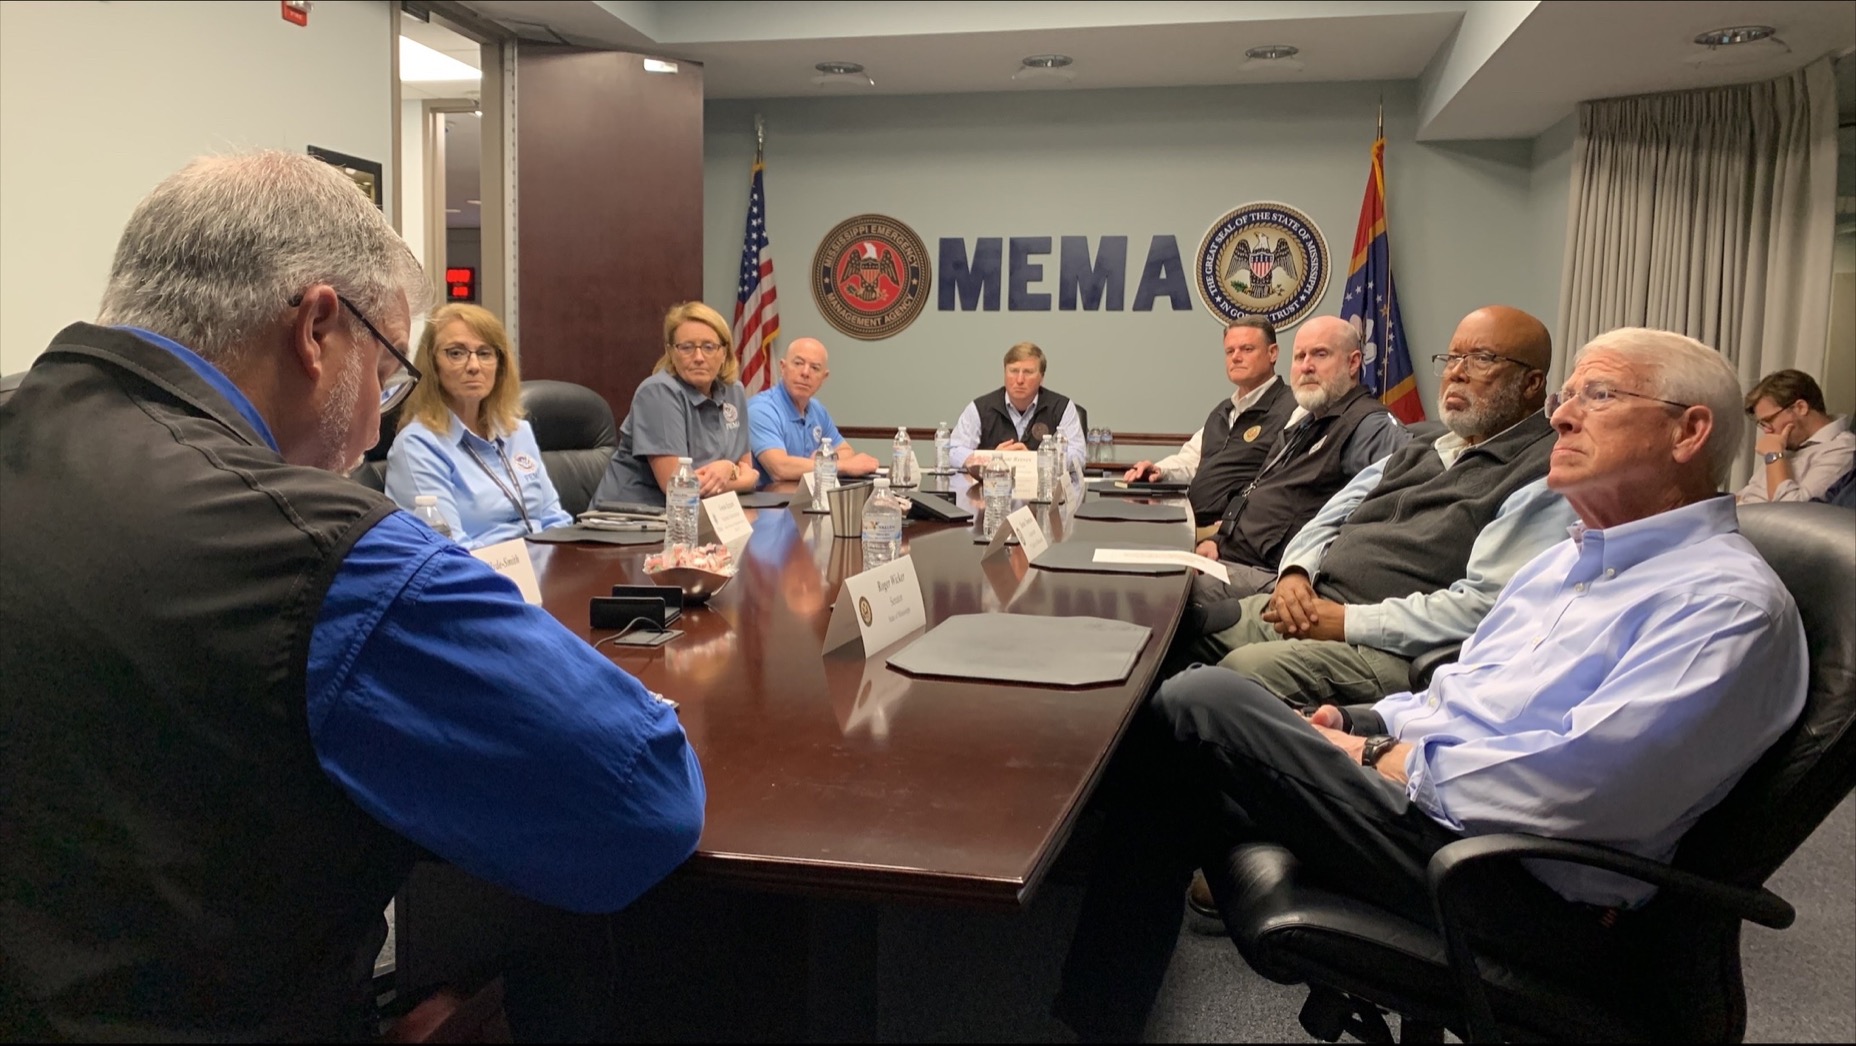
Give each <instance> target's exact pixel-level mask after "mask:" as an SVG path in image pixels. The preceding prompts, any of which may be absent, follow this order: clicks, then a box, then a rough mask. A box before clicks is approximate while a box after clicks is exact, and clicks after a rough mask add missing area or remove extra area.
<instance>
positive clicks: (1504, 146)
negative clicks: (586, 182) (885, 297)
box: [667, 82, 1570, 432]
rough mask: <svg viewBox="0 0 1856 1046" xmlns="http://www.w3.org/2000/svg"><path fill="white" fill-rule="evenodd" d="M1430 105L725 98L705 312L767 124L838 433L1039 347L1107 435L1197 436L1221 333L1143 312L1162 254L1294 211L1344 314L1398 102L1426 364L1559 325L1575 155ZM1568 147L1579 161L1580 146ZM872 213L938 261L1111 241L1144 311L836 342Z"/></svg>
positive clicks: (1217, 390) (730, 264) (784, 311)
mask: <svg viewBox="0 0 1856 1046" xmlns="http://www.w3.org/2000/svg"><path fill="white" fill-rule="evenodd" d="M1416 92H1417V86H1416V84H1415V83H1412V82H1405V83H1383V84H1381V83H1359V84H1309V85H1294V86H1244V87H1214V88H1182V89H1173V88H1166V89H1146V90H1101V91H1078V90H1065V91H1046V92H1038V93H1035V94H1032V93H1026V94H965V95H946V96H916V97H881V98H845V97H832V98H818V99H810V98H807V99H771V100H762V101H758V102H752V101H746V102H744V101H718V102H711V103H709V105H708V106H707V107H706V110H705V120H706V126H705V142H704V145H705V159H704V168H705V171H704V173H705V207H704V225H705V228H704V234H705V240H704V288H705V295H706V297H707V299H708V300H709V301H710V302H711V303H712V304H714V305H715V306H717V307H718V308H719V309H720V310H721V311H722V312H723V314H724V315H732V313H733V303H734V298H735V280H736V272H737V265H738V264H739V259H740V251H741V234H742V225H743V222H744V220H745V215H746V210H747V184H748V174H749V169H750V167H751V166H752V162H753V150H754V135H753V118H754V114H755V113H760V114H762V115H764V116H765V118H766V125H767V147H766V162H767V176H766V179H767V180H766V185H767V197H768V214H769V222H768V227H769V229H770V232H771V236H772V245H773V252H774V259H775V271H776V279H777V282H778V285H779V290H780V299H779V301H780V315H781V346H782V347H784V344H785V342H786V341H787V340H789V339H791V338H794V337H798V336H801V335H816V336H819V337H822V338H823V339H825V341H826V343H827V344H828V345H829V346H830V347H831V349H832V377H831V383H830V385H829V386H828V387H827V388H826V390H825V393H824V398H825V400H826V401H827V402H828V403H829V404H830V405H831V407H832V411H833V413H834V414H835V415H836V416H837V418H838V420H839V421H840V423H843V424H853V425H878V424H881V425H897V424H908V425H916V426H932V425H933V424H934V423H935V422H936V421H939V420H950V421H951V420H952V419H953V417H954V415H955V414H956V413H957V412H958V411H959V410H960V408H961V406H962V405H964V404H965V402H966V401H967V400H969V399H971V398H972V397H973V396H975V395H977V394H978V393H981V392H985V391H987V390H990V389H992V388H994V387H996V386H997V385H998V384H999V381H1000V375H1001V369H1002V368H1001V364H1000V357H1001V356H1002V355H1003V354H1004V352H1005V349H1006V348H1007V347H1008V346H1009V345H1011V344H1012V343H1013V342H1016V341H1020V340H1027V339H1028V340H1031V341H1035V342H1037V343H1038V344H1040V345H1041V346H1043V347H1044V349H1045V350H1046V352H1047V353H1049V354H1050V357H1051V371H1050V377H1049V379H1048V380H1049V383H1050V385H1051V386H1052V387H1053V388H1056V389H1058V390H1060V391H1062V392H1064V393H1066V394H1068V395H1070V396H1072V397H1074V398H1076V399H1078V400H1080V401H1081V402H1082V403H1083V404H1084V405H1085V406H1086V407H1088V408H1089V410H1090V418H1091V421H1092V422H1095V423H1098V424H1105V425H1108V426H1110V427H1112V428H1114V429H1116V430H1119V431H1150V432H1152V431H1158V432H1179V431H1190V430H1191V429H1192V428H1194V427H1195V426H1196V425H1197V424H1198V422H1199V421H1200V420H1202V419H1203V418H1204V415H1205V411H1206V409H1207V408H1208V407H1209V406H1210V405H1211V403H1212V402H1213V401H1214V400H1215V399H1216V398H1217V397H1219V396H1220V395H1222V394H1224V393H1226V392H1228V390H1229V386H1228V385H1227V384H1226V383H1225V379H1224V374H1223V367H1222V363H1221V360H1220V358H1219V344H1218V342H1219V337H1220V327H1221V325H1220V323H1219V321H1218V320H1217V319H1215V318H1214V317H1213V316H1212V315H1211V313H1209V312H1207V311H1206V310H1205V309H1204V307H1203V306H1201V305H1199V304H1198V301H1197V298H1196V296H1195V297H1194V299H1193V304H1192V308H1191V310H1190V311H1185V312H1175V311H1173V310H1172V309H1171V308H1170V307H1169V306H1168V304H1167V302H1166V300H1165V299H1164V298H1163V299H1161V300H1160V302H1158V303H1157V304H1156V305H1155V307H1154V309H1153V311H1151V312H1135V311H1132V308H1131V306H1132V304H1133V296H1134V291H1135V285H1136V283H1137V282H1138V278H1139V273H1140V267H1141V263H1142V261H1143V260H1144V259H1145V257H1146V251H1147V244H1148V242H1149V239H1150V238H1151V237H1152V236H1154V235H1155V234H1160V233H1170V234H1172V235H1173V236H1175V237H1176V238H1177V239H1178V242H1179V247H1180V251H1181V253H1182V255H1184V256H1185V261H1186V263H1187V264H1188V265H1190V264H1191V261H1192V255H1193V254H1194V253H1195V252H1196V251H1197V248H1198V245H1199V241H1200V239H1201V238H1202V237H1203V236H1204V234H1205V232H1206V230H1207V228H1208V227H1209V226H1210V225H1211V223H1212V222H1214V221H1216V220H1217V219H1218V218H1219V217H1220V216H1222V215H1223V214H1224V213H1225V212H1226V211H1228V210H1230V209H1232V208H1234V207H1236V206H1238V205H1240V204H1243V203H1247V202H1251V201H1256V200H1276V201H1280V202H1283V203H1286V204H1289V205H1291V206H1293V207H1297V208H1299V209H1301V210H1302V211H1303V212H1305V213H1307V214H1308V215H1309V216H1310V217H1311V218H1312V219H1313V220H1314V221H1315V223H1316V224H1317V225H1318V226H1319V227H1320V228H1321V231H1322V233H1323V234H1324V235H1325V237H1326V238H1327V241H1328V247H1329V250H1330V252H1331V253H1332V261H1333V265H1334V275H1333V278H1332V279H1331V280H1330V281H1329V283H1328V287H1327V293H1326V297H1325V299H1324V304H1323V307H1322V309H1321V310H1320V311H1321V312H1323V313H1329V314H1331V313H1334V312H1335V311H1337V309H1338V305H1339V302H1340V298H1341V295H1342V293H1343V288H1344V286H1345V273H1346V268H1347V260H1348V256H1349V254H1350V251H1351V248H1352V245H1353V234H1354V226H1355V223H1356V222H1357V220H1358V216H1359V210H1360V199H1361V195H1362V192H1363V190H1364V188H1365V185H1366V177H1367V172H1368V166H1369V159H1370V148H1371V144H1372V136H1373V113H1374V107H1375V104H1376V103H1377V102H1378V100H1379V98H1380V97H1381V95H1383V96H1384V99H1385V108H1386V113H1385V119H1386V137H1387V140H1388V147H1387V153H1388V156H1387V166H1388V169H1389V170H1388V195H1389V197H1390V202H1389V212H1390V213H1389V217H1390V227H1391V234H1392V246H1393V261H1394V270H1395V273H1396V275H1397V279H1398V286H1399V298H1400V304H1401V305H1402V306H1403V310H1404V318H1405V325H1406V335H1407V337H1408V339H1409V340H1410V342H1411V344H1412V346H1413V355H1414V356H1416V357H1424V356H1428V355H1429V354H1430V353H1433V352H1440V351H1443V350H1444V349H1445V348H1446V347H1447V345H1448V342H1449V338H1450V333H1451V331H1452V330H1453V329H1454V327H1455V325H1456V322H1457V320H1459V319H1460V318H1461V317H1462V315H1463V313H1464V312H1466V311H1468V310H1469V309H1471V308H1473V307H1475V306H1477V305H1480V304H1485V303H1489V302H1504V303H1512V304H1516V305H1520V306H1522V307H1525V308H1528V309H1530V311H1533V312H1535V313H1536V314H1537V315H1539V316H1540V317H1541V318H1542V319H1543V320H1545V321H1547V323H1548V325H1549V326H1552V325H1553V324H1554V322H1555V319H1556V315H1557V311H1558V297H1559V291H1558V287H1559V258H1560V252H1561V250H1562V248H1563V243H1564V221H1565V207H1566V202H1565V197H1566V173H1567V167H1566V163H1567V162H1568V161H1567V157H1566V153H1567V151H1568V150H1567V149H1566V148H1565V147H1564V146H1562V145H1556V144H1555V142H1553V141H1547V139H1549V138H1552V136H1553V132H1549V134H1548V135H1547V136H1543V142H1544V143H1545V147H1543V148H1536V147H1535V143H1532V142H1529V141H1513V142H1489V143H1440V144H1419V143H1416V142H1414V141H1413V137H1412V135H1413V129H1414V127H1415V119H1414V115H1413V114H1414V110H1415V104H1416ZM1556 130H1560V129H1556ZM1563 136H1564V137H1565V143H1564V144H1565V145H1569V144H1570V131H1569V130H1565V131H1564V132H1563ZM1537 160H1538V162H1539V164H1540V166H1538V167H1537V166H1536V163H1537ZM866 211H868V212H875V213H879V214H887V215H890V216H892V217H895V218H899V219H901V220H902V221H904V222H907V223H908V224H909V225H910V226H912V227H913V228H914V229H915V231H916V233H917V234H918V235H920V236H921V237H922V239H923V240H924V241H926V243H927V244H928V247H929V251H930V254H931V256H933V255H935V254H936V252H937V247H938V242H939V240H940V239H941V238H942V237H954V236H958V237H963V238H965V239H966V241H967V244H968V248H969V250H971V249H972V246H973V241H974V239H975V238H977V237H980V236H1001V237H1012V236H1049V237H1052V239H1053V243H1055V242H1056V239H1057V238H1058V237H1061V236H1064V235H1072V236H1075V235H1084V236H1088V237H1089V238H1090V247H1091V249H1092V250H1094V249H1095V248H1096V247H1097V245H1098V237H1101V236H1104V235H1123V236H1127V237H1128V238H1129V244H1128V254H1129V258H1128V269H1129V274H1128V286H1127V298H1128V305H1129V307H1130V308H1129V309H1128V311H1121V312H1108V311H1095V312H1089V311H1073V312H1062V311H1056V310H1054V309H1053V310H1052V311H1049V312H1010V311H1003V310H1002V311H999V312H941V311H939V310H938V309H937V307H936V306H937V302H936V301H935V300H933V298H932V297H931V300H930V301H929V302H928V305H927V307H926V308H925V309H924V310H923V312H922V314H921V316H920V317H919V318H918V319H917V320H916V321H915V323H914V324H913V325H912V326H910V327H909V328H908V329H907V330H906V331H904V332H902V333H901V334H899V335H897V336H895V337H892V338H890V339H887V340H884V341H876V342H859V341H855V340H853V339H851V338H848V337H844V336H842V335H838V334H837V333H836V332H835V331H834V330H832V329H831V328H830V327H829V326H828V325H827V324H825V323H824V322H823V320H821V319H820V318H819V316H818V312H817V308H816V306H815V305H814V303H813V299H812V295H811V291H810V287H809V285H808V283H807V270H808V269H809V267H810V264H811V260H812V253H813V251H814V250H816V249H817V247H818V244H819V241H820V239H821V238H823V236H824V235H825V234H826V232H827V231H829V229H830V228H831V227H832V226H833V225H835V224H836V223H837V222H839V221H842V220H843V219H845V218H849V217H851V216H853V215H856V214H859V213H863V212H866ZM1042 260H1043V262H1044V264H1045V273H1044V279H1043V280H1042V281H1041V282H1040V283H1038V284H1034V285H1033V288H1032V289H1033V290H1038V291H1044V292H1050V293H1054V292H1055V290H1056V284H1057V278H1056V277H1057V271H1058V258H1057V255H1056V253H1055V252H1053V254H1052V255H1050V256H1048V257H1046V258H1044V259H1042ZM1549 262H1550V264H1549ZM936 296H937V297H938V295H936ZM667 304H668V303H667ZM1287 363H1288V338H1287V337H1285V339H1284V352H1283V359H1282V361H1281V366H1282V367H1283V368H1285V369H1286V367H1287ZM1418 371H1419V375H1420V381H1419V384H1420V388H1421V389H1422V393H1423V397H1424V401H1425V405H1426V410H1427V413H1429V412H1432V409H1433V401H1434V399H1435V393H1436V390H1435V384H1436V382H1435V379H1434V378H1432V377H1430V372H1429V364H1428V362H1418Z"/></svg>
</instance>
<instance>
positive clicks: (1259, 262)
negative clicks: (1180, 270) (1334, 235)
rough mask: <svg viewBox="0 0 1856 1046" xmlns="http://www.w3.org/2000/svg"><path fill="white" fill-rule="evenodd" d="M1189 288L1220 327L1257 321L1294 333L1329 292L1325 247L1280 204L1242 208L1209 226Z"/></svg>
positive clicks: (1298, 215) (1299, 216) (1301, 217)
mask: <svg viewBox="0 0 1856 1046" xmlns="http://www.w3.org/2000/svg"><path fill="white" fill-rule="evenodd" d="M1197 261H1198V265H1197V267H1196V268H1195V269H1194V270H1193V274H1192V275H1193V281H1192V282H1193V283H1194V284H1195V285H1196V286H1197V287H1198V289H1199V300H1200V301H1202V302H1204V303H1205V307H1206V308H1208V309H1210V310H1211V311H1212V314H1213V315H1214V316H1217V317H1218V318H1219V319H1222V320H1224V321H1225V322H1227V323H1228V322H1230V321H1231V320H1235V319H1240V318H1242V317H1244V316H1262V317H1265V318H1266V319H1268V320H1269V321H1270V322H1271V323H1273V324H1275V325H1276V326H1277V327H1279V328H1282V327H1293V326H1294V325H1296V324H1297V323H1300V322H1302V320H1304V319H1306V318H1307V317H1308V314H1309V313H1310V312H1312V311H1313V310H1314V308H1315V306H1317V305H1319V304H1321V295H1322V293H1323V292H1324V291H1326V290H1327V287H1328V242H1327V240H1325V239H1323V238H1322V236H1321V230H1320V229H1317V228H1315V223H1314V222H1311V221H1309V220H1308V216H1307V215H1305V214H1303V213H1302V212H1301V211H1298V210H1296V209H1295V208H1293V207H1289V206H1285V205H1284V204H1280V203H1247V204H1245V205H1244V206H1242V207H1239V208H1238V209H1237V210H1235V211H1232V212H1231V213H1230V214H1227V215H1225V216H1224V217H1222V218H1220V219H1218V220H1217V221H1216V222H1214V223H1212V227H1211V229H1210V231H1208V232H1206V234H1205V240H1204V242H1203V243H1200V244H1199V255H1198V259H1197Z"/></svg>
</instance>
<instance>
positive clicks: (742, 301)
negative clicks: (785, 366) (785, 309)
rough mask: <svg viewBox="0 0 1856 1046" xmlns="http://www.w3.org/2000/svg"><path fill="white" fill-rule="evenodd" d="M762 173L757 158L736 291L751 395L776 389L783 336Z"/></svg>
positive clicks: (744, 376) (738, 339) (744, 374)
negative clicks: (776, 342) (777, 342)
mask: <svg viewBox="0 0 1856 1046" xmlns="http://www.w3.org/2000/svg"><path fill="white" fill-rule="evenodd" d="M761 170H762V165H761V162H760V160H759V159H756V160H755V161H754V183H753V186H752V188H750V189H749V190H748V228H747V234H746V235H745V236H743V237H742V240H741V282H740V285H739V286H738V287H737V288H736V290H735V345H736V346H738V350H737V351H739V352H740V353H741V386H742V388H743V389H745V390H747V392H748V393H749V394H750V395H752V394H753V393H756V392H760V391H762V390H763V389H768V388H771V387H773V339H774V338H776V337H778V336H779V333H780V307H779V301H778V295H776V294H775V293H774V291H773V252H772V251H771V250H769V249H768V247H767V195H766V191H765V190H764V189H763V188H762V185H761Z"/></svg>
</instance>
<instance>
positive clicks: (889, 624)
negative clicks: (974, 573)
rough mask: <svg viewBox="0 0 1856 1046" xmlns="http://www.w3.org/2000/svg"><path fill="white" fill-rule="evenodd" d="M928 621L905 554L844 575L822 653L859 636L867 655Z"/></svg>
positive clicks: (912, 565) (918, 585)
mask: <svg viewBox="0 0 1856 1046" xmlns="http://www.w3.org/2000/svg"><path fill="white" fill-rule="evenodd" d="M927 624H928V611H927V608H926V607H925V606H924V605H923V603H922V583H921V579H919V578H918V577H916V576H915V562H914V560H912V559H910V558H909V557H908V556H903V557H901V558H900V559H895V560H891V561H890V562H888V563H885V564H883V565H882V566H880V567H876V568H874V569H871V570H866V571H864V572H863V573H861V574H853V575H851V576H850V577H847V578H845V579H844V584H843V586H842V587H840V588H839V590H838V601H837V603H836V604H834V605H833V607H832V611H831V624H830V625H829V626H828V627H827V628H826V630H825V649H824V652H825V653H830V652H831V651H833V650H836V649H837V648H839V647H841V646H844V645H846V644H847V643H850V642H852V641H853V640H861V641H862V643H863V648H864V656H865V657H869V656H871V655H872V654H875V653H876V652H877V651H879V650H882V649H883V648H884V647H887V646H889V645H890V644H891V643H894V642H896V641H897V640H898V639H901V638H902V637H903V636H906V635H908V634H909V633H910V632H913V631H915V630H916V629H919V628H924V627H926V626H927Z"/></svg>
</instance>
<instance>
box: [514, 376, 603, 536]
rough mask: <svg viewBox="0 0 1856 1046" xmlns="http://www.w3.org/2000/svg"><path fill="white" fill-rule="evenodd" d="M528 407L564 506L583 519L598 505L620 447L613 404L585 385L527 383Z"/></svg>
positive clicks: (543, 458) (524, 398) (525, 404)
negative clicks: (601, 487)
mask: <svg viewBox="0 0 1856 1046" xmlns="http://www.w3.org/2000/svg"><path fill="white" fill-rule="evenodd" d="M522 406H523V408H524V409H525V410H527V411H528V420H529V424H530V425H532V426H533V427H534V429H535V443H536V444H537V445H538V446H540V447H541V461H542V464H544V465H546V466H547V468H548V478H549V479H551V480H553V481H554V490H555V492H556V493H557V494H559V495H560V496H561V507H562V508H564V509H566V510H567V512H568V514H570V515H574V516H578V515H579V514H580V513H582V512H585V511H586V510H587V508H588V507H589V506H590V505H592V503H593V491H595V490H597V489H598V488H599V481H600V479H601V478H602V477H603V476H605V474H606V466H607V465H608V464H609V463H610V462H611V461H612V452H613V451H615V450H617V449H618V446H619V430H618V426H617V425H614V424H613V421H612V406H611V404H609V403H607V402H606V400H605V397H603V396H601V395H600V394H599V393H597V392H594V391H593V390H592V389H589V388H587V387H586V386H585V385H576V384H574V383H573V382H570V381H546V380H535V381H525V382H523V383H522Z"/></svg>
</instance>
